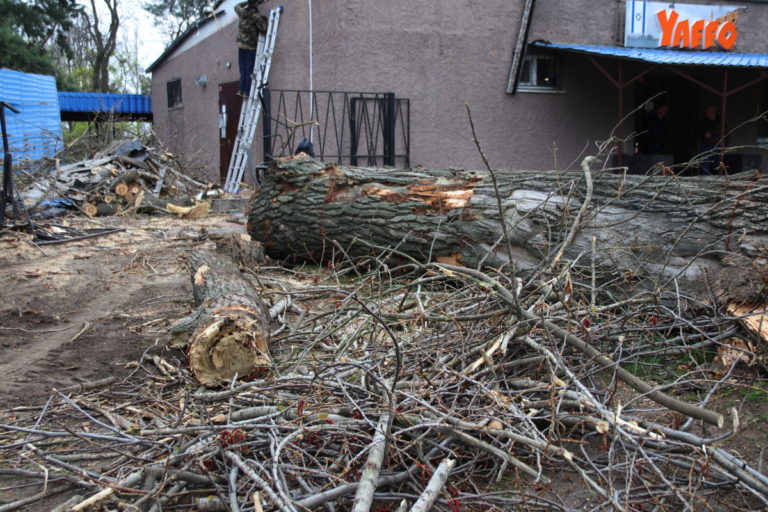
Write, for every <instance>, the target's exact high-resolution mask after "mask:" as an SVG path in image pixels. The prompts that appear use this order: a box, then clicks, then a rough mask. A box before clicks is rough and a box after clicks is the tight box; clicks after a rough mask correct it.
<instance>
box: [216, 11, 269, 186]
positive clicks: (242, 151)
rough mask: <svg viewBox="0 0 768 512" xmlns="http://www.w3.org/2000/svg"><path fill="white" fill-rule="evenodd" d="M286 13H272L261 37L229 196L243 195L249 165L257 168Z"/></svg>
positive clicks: (231, 167)
mask: <svg viewBox="0 0 768 512" xmlns="http://www.w3.org/2000/svg"><path fill="white" fill-rule="evenodd" d="M282 12H283V8H282V6H280V7H276V8H274V9H272V10H271V11H269V24H268V25H267V34H266V35H264V34H262V35H260V36H259V43H258V45H257V47H256V63H255V65H254V67H253V74H252V75H251V90H250V91H249V92H248V97H247V98H245V99H244V100H243V106H242V108H241V109H240V121H239V122H238V124H237V137H236V138H235V147H234V149H233V150H232V158H231V159H230V161H229V171H228V172H227V180H226V182H225V183H224V190H225V191H226V192H232V193H237V192H239V191H240V183H241V182H242V180H243V174H244V173H245V168H246V166H248V165H249V164H250V165H251V166H253V162H252V161H251V145H252V144H253V138H254V136H255V135H256V128H257V124H258V121H259V115H260V114H261V107H262V102H263V98H262V94H261V93H262V90H263V89H264V87H265V86H266V85H267V80H268V78H269V69H270V67H271V66H272V54H273V53H274V51H275V39H276V38H277V26H278V24H279V23H280V14H281V13H282Z"/></svg>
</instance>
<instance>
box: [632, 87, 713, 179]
mask: <svg viewBox="0 0 768 512" xmlns="http://www.w3.org/2000/svg"><path fill="white" fill-rule="evenodd" d="M636 92H637V98H638V100H639V101H638V103H642V102H644V101H646V100H648V99H649V98H654V99H653V100H652V102H651V103H649V104H648V105H647V106H646V108H645V109H644V110H641V111H639V112H638V114H637V115H636V116H635V120H636V123H635V125H636V126H635V129H636V130H637V132H638V133H641V132H646V137H645V138H644V137H643V136H641V137H640V148H639V149H640V153H644V154H649V153H654V152H653V151H651V149H650V148H649V142H648V139H647V132H648V126H649V118H650V117H651V116H652V115H653V114H654V109H655V107H656V106H658V105H660V104H666V105H668V113H667V115H666V125H667V139H668V140H667V141H666V142H667V151H666V153H667V155H668V156H669V157H670V159H671V162H669V163H674V164H682V163H686V162H689V161H690V160H691V159H692V158H693V157H694V156H695V155H696V154H697V153H698V139H697V131H696V125H697V122H698V121H697V120H698V117H699V113H700V110H701V109H700V108H699V92H700V91H699V87H698V86H697V85H696V84H694V83H691V82H690V81H689V80H686V79H685V78H683V77H681V76H678V75H673V74H666V73H649V74H648V76H647V77H646V78H645V79H644V80H640V81H638V83H637V90H636Z"/></svg>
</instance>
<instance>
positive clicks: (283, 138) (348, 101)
mask: <svg viewBox="0 0 768 512" xmlns="http://www.w3.org/2000/svg"><path fill="white" fill-rule="evenodd" d="M263 100H264V105H263V107H264V126H263V136H264V160H265V161H267V162H268V161H270V160H271V159H273V158H275V157H279V156H288V155H292V154H294V153H295V152H296V148H297V147H298V146H299V144H300V143H301V141H302V139H306V140H307V141H310V142H311V143H312V147H313V151H314V156H315V157H316V158H318V159H320V160H323V161H325V162H335V163H338V164H340V165H361V166H371V167H372V166H381V165H387V166H393V167H409V166H410V130H411V125H410V102H409V100H408V99H406V98H397V97H395V94H394V93H379V92H339V91H306V90H288V89H268V88H266V89H264V91H263Z"/></svg>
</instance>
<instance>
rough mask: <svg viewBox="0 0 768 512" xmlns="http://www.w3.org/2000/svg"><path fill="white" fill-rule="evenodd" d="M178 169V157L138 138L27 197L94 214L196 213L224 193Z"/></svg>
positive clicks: (43, 180) (46, 180) (69, 169)
mask: <svg viewBox="0 0 768 512" xmlns="http://www.w3.org/2000/svg"><path fill="white" fill-rule="evenodd" d="M219 192H220V191H219V190H217V189H214V187H213V186H212V185H210V184H206V183H203V182H201V181H199V180H196V179H194V178H192V177H190V176H187V175H186V174H184V172H183V171H182V170H181V169H179V168H178V166H177V165H176V164H175V161H174V160H173V157H172V155H169V154H167V153H164V152H162V151H159V150H153V149H150V148H146V147H145V146H144V145H143V144H141V142H139V141H138V140H133V141H120V142H116V143H114V144H112V145H111V146H109V147H108V148H105V149H104V150H102V151H100V152H99V153H97V154H95V155H94V157H93V158H91V159H86V160H81V161H79V162H75V163H72V164H68V165H59V164H58V163H57V165H56V168H55V170H54V171H53V172H50V173H47V174H46V176H44V177H39V178H37V179H36V180H35V181H34V182H33V183H32V184H30V186H29V187H27V188H26V190H24V191H23V192H22V194H21V197H22V199H23V200H24V202H25V203H26V204H27V205H28V206H31V207H43V208H45V207H51V206H57V207H68V208H77V209H80V210H82V211H83V213H85V214H86V215H88V216H91V217H94V216H104V215H114V214H125V213H134V212H135V213H171V214H179V215H190V214H191V212H197V211H199V210H200V208H196V206H198V202H200V201H202V200H203V199H205V198H207V197H211V196H216V195H218V194H219Z"/></svg>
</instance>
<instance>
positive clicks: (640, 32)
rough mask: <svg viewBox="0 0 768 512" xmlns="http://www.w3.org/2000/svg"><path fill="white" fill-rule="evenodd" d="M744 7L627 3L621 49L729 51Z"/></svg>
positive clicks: (632, 0)
mask: <svg viewBox="0 0 768 512" xmlns="http://www.w3.org/2000/svg"><path fill="white" fill-rule="evenodd" d="M744 9H745V7H740V6H735V5H700V4H696V5H694V4H679V3H672V4H670V3H669V2H645V1H636V0H630V1H628V2H627V16H626V24H625V29H624V45H625V46H628V47H638V48H670V49H678V48H682V49H689V50H708V49H723V50H732V49H733V48H734V46H735V45H736V41H737V40H738V38H739V31H738V27H737V22H738V19H739V14H740V13H741V11H742V10H744Z"/></svg>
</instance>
